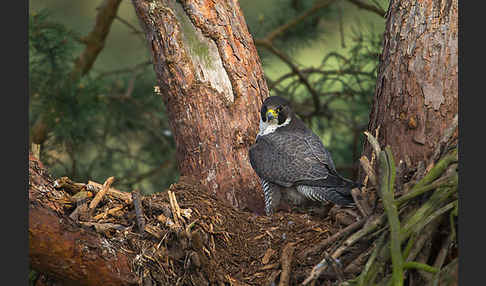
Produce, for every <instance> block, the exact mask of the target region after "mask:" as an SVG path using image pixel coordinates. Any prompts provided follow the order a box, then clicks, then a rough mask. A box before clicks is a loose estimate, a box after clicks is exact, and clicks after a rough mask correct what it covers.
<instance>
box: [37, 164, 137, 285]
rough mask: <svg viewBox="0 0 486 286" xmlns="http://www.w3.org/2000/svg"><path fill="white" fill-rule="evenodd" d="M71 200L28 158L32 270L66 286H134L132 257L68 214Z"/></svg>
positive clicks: (43, 170)
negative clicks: (49, 276) (53, 278)
mask: <svg viewBox="0 0 486 286" xmlns="http://www.w3.org/2000/svg"><path fill="white" fill-rule="evenodd" d="M66 201H68V197H67V196H66V194H65V193H64V192H62V191H58V190H56V189H54V187H53V181H52V180H50V177H49V176H48V174H47V173H46V171H45V169H43V167H42V164H41V163H40V162H39V161H38V160H37V159H35V158H34V157H33V156H30V158H29V258H30V267H31V268H33V269H35V270H37V271H40V272H42V273H47V274H50V275H52V276H54V277H56V278H58V279H60V280H61V281H63V282H64V283H66V284H65V285H133V284H135V283H136V280H135V275H134V274H133V273H132V271H131V268H130V265H129V258H128V257H127V256H126V255H125V254H124V253H123V252H121V251H119V250H117V249H116V247H113V245H112V243H111V242H108V240H107V239H106V238H103V237H101V236H100V235H99V234H97V233H95V232H93V231H90V230H88V229H84V228H81V227H79V226H78V225H76V223H74V222H73V221H72V220H71V219H70V218H69V217H68V216H67V215H66V214H65V213H64V207H63V205H64V203H65V202H66Z"/></svg>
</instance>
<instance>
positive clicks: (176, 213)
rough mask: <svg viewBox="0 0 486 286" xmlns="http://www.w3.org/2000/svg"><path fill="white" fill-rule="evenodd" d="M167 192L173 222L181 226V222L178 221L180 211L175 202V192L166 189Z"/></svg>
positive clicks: (180, 218)
mask: <svg viewBox="0 0 486 286" xmlns="http://www.w3.org/2000/svg"><path fill="white" fill-rule="evenodd" d="M167 194H168V195H169V202H170V207H171V209H172V217H173V219H174V223H175V224H176V225H177V226H181V223H179V220H181V221H182V217H181V211H180V208H179V204H177V199H176V197H175V194H174V192H172V191H167Z"/></svg>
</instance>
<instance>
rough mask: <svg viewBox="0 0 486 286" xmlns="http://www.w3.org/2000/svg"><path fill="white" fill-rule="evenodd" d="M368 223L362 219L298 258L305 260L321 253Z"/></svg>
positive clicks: (302, 253)
mask: <svg viewBox="0 0 486 286" xmlns="http://www.w3.org/2000/svg"><path fill="white" fill-rule="evenodd" d="M365 222H366V219H361V220H359V221H357V222H354V223H352V224H350V225H348V226H347V227H345V228H344V229H342V230H341V231H339V232H337V233H335V234H334V235H333V236H330V237H328V238H327V239H325V240H323V241H321V242H319V243H318V244H317V245H315V246H313V247H311V248H309V249H307V250H305V251H303V252H301V253H300V254H299V255H298V257H299V259H304V258H305V257H307V256H309V254H310V253H317V252H319V251H321V250H322V249H324V248H326V247H327V246H328V245H329V244H331V243H333V242H335V241H336V240H338V239H340V238H341V237H343V236H346V235H348V234H349V233H351V232H353V231H355V230H357V229H358V228H360V227H362V226H363V225H364V223H365Z"/></svg>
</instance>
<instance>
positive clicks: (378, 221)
mask: <svg viewBox="0 0 486 286" xmlns="http://www.w3.org/2000/svg"><path fill="white" fill-rule="evenodd" d="M384 222H385V216H384V215H380V216H378V217H375V218H373V219H372V220H371V221H369V222H368V223H367V224H366V225H365V226H364V227H363V228H362V229H360V230H359V231H357V232H355V233H354V234H352V235H351V236H350V237H348V238H347V239H346V240H345V241H344V242H343V244H342V245H341V246H340V247H339V248H338V249H336V251H334V253H333V254H332V257H333V258H334V259H337V258H339V257H340V256H341V254H342V253H343V252H344V251H345V250H346V249H348V248H349V247H350V246H351V245H353V244H355V243H356V242H357V241H359V240H360V239H362V238H363V237H364V236H365V235H368V234H369V233H371V232H372V231H374V230H375V229H377V228H378V226H380V225H382V224H383V223H384Z"/></svg>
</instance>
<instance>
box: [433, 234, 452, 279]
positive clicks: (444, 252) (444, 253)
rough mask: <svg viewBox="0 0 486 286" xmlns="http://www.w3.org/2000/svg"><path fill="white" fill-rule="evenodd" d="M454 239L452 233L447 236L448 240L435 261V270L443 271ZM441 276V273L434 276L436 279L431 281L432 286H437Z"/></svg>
mask: <svg viewBox="0 0 486 286" xmlns="http://www.w3.org/2000/svg"><path fill="white" fill-rule="evenodd" d="M453 239H454V234H453V233H450V234H449V236H447V239H446V240H445V241H444V243H443V244H442V248H441V250H440V251H439V254H437V258H436V259H435V262H434V267H435V268H437V269H441V270H442V265H443V264H444V261H445V258H446V256H447V253H448V252H449V247H450V246H451V243H452V241H453ZM439 274H440V272H439V273H436V274H435V275H434V279H433V280H432V281H431V284H432V285H437V282H436V281H438V280H439V277H440V275H439Z"/></svg>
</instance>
